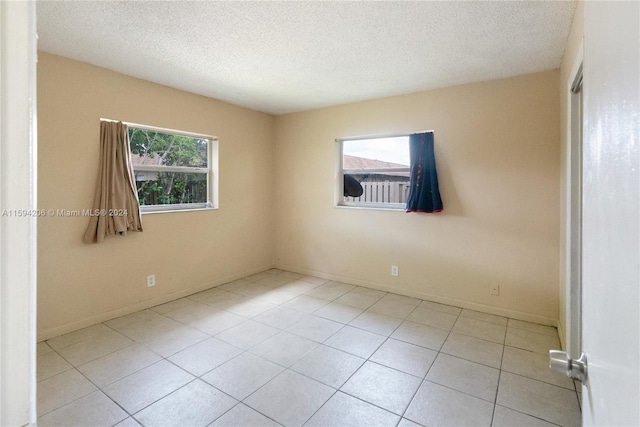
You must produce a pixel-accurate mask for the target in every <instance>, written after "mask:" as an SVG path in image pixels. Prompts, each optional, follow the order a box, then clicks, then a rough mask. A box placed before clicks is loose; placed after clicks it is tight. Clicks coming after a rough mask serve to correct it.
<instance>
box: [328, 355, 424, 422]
mask: <svg viewBox="0 0 640 427" xmlns="http://www.w3.org/2000/svg"><path fill="white" fill-rule="evenodd" d="M420 382H421V380H420V378H417V377H414V376H413V375H409V374H405V373H403V372H400V371H396V370H395V369H391V368H387V367H385V366H382V365H378V364H377V363H372V362H366V363H365V364H364V365H363V366H362V367H361V368H360V369H358V371H357V372H356V373H355V374H353V376H352V377H351V378H350V379H349V381H347V382H346V383H345V384H344V385H343V386H342V387H341V388H340V390H341V391H343V392H345V393H347V394H350V395H351V396H354V397H357V398H359V399H362V400H364V401H366V402H369V403H372V404H374V405H376V406H379V407H381V408H384V409H386V410H388V411H391V412H393V413H394V414H398V415H402V414H403V413H404V411H405V409H407V406H408V405H409V402H411V398H412V397H413V395H414V393H415V392H416V390H417V389H418V387H419V386H420Z"/></svg>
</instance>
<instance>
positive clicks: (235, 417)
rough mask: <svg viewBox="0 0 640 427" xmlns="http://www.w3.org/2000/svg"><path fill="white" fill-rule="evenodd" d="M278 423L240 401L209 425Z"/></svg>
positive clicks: (251, 426)
mask: <svg viewBox="0 0 640 427" xmlns="http://www.w3.org/2000/svg"><path fill="white" fill-rule="evenodd" d="M280 425H281V424H278V423H277V422H275V421H273V420H271V419H269V418H267V417H265V416H264V415H262V414H261V413H259V412H257V411H254V410H253V409H251V408H249V407H248V406H246V405H243V404H242V403H240V404H238V405H236V406H235V407H234V408H233V409H231V410H230V411H229V412H227V413H226V414H224V415H223V416H221V417H220V418H218V419H217V420H215V422H214V423H213V424H211V427H279V426H280Z"/></svg>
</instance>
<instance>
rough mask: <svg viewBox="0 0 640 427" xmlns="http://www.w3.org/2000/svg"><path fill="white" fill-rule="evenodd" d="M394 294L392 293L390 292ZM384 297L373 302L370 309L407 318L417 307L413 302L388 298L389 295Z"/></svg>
mask: <svg viewBox="0 0 640 427" xmlns="http://www.w3.org/2000/svg"><path fill="white" fill-rule="evenodd" d="M389 295H392V294H389ZM389 295H387V296H386V297H383V298H382V299H380V301H378V302H377V303H375V304H373V305H372V306H371V307H369V311H373V312H375V313H380V314H384V315H385V316H391V317H397V318H399V319H406V318H407V316H408V315H409V314H411V312H412V311H413V310H415V309H416V306H415V305H413V304H407V303H404V302H402V301H401V300H393V299H391V300H387V299H386V298H387V297H388V296H389Z"/></svg>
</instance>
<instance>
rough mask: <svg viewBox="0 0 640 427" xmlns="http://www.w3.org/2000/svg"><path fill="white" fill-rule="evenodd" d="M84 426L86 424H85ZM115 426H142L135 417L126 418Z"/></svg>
mask: <svg viewBox="0 0 640 427" xmlns="http://www.w3.org/2000/svg"><path fill="white" fill-rule="evenodd" d="M83 427H84V426H83ZM113 427H142V425H141V424H140V423H139V422H137V421H136V420H135V419H134V418H133V417H129V418H125V419H124V420H122V421H120V422H119V423H118V424H116V425H114V426H113Z"/></svg>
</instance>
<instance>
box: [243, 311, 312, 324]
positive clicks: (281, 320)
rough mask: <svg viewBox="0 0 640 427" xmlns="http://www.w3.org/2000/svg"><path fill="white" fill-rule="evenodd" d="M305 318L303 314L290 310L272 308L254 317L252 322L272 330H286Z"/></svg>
mask: <svg viewBox="0 0 640 427" xmlns="http://www.w3.org/2000/svg"><path fill="white" fill-rule="evenodd" d="M305 316H306V315H305V314H304V313H302V312H300V311H298V310H294V309H292V308H286V307H274V308H272V309H271V310H268V311H265V312H264V313H262V314H259V315H258V316H256V317H254V318H253V320H255V321H256V322H260V323H264V324H265V325H267V326H272V327H274V328H278V329H286V328H288V327H289V326H291V325H293V324H294V323H296V322H297V321H299V320H300V319H302V318H303V317H305Z"/></svg>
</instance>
